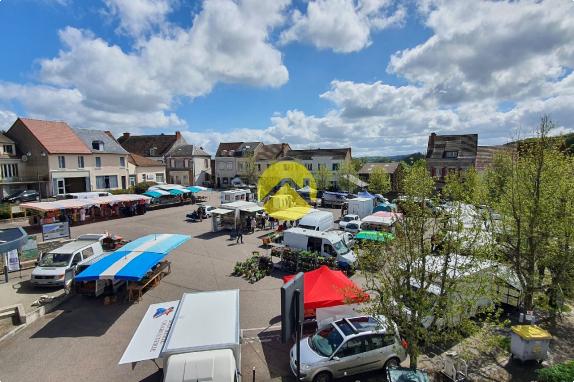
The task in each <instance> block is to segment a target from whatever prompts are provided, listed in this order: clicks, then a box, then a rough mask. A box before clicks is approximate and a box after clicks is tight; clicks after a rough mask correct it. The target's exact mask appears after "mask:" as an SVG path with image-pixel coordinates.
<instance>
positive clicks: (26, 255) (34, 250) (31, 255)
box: [21, 235, 38, 261]
mask: <svg viewBox="0 0 574 382" xmlns="http://www.w3.org/2000/svg"><path fill="white" fill-rule="evenodd" d="M37 258H38V240H37V239H36V236H35V235H34V236H32V235H31V236H28V240H27V241H26V244H24V245H23V246H22V256H21V259H22V261H27V260H36V259H37Z"/></svg>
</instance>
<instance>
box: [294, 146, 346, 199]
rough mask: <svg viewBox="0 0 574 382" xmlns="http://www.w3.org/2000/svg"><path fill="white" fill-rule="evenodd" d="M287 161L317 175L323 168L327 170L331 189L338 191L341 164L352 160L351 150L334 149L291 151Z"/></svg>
mask: <svg viewBox="0 0 574 382" xmlns="http://www.w3.org/2000/svg"><path fill="white" fill-rule="evenodd" d="M285 159H292V160H296V161H298V162H300V163H302V164H303V165H305V167H307V170H309V171H310V172H311V173H313V174H316V173H317V171H318V170H319V169H320V168H321V167H323V166H324V167H325V168H327V170H329V172H330V179H329V184H330V188H331V189H338V186H339V185H338V180H339V179H338V174H337V172H338V171H339V168H340V167H341V164H342V163H343V162H344V161H346V160H352V156H351V148H350V147H346V148H334V149H311V150H289V151H288V152H287V155H286V156H285Z"/></svg>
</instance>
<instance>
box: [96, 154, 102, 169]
mask: <svg viewBox="0 0 574 382" xmlns="http://www.w3.org/2000/svg"><path fill="white" fill-rule="evenodd" d="M101 167H102V157H96V168H101Z"/></svg>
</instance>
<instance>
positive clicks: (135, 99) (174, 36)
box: [0, 0, 289, 130]
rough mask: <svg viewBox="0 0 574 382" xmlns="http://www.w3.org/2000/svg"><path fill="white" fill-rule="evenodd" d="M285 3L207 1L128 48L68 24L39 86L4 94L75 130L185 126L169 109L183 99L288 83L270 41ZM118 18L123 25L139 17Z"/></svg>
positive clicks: (42, 69) (44, 62) (41, 71)
mask: <svg viewBox="0 0 574 382" xmlns="http://www.w3.org/2000/svg"><path fill="white" fill-rule="evenodd" d="M114 4H124V5H125V4H126V3H125V2H124V3H121V2H117V1H116V2H114ZM138 4H143V2H142V3H138ZM287 5H288V0H278V1H270V2H265V3H261V2H259V1H258V0H241V1H233V0H206V1H205V2H204V3H203V8H202V9H201V11H200V12H199V13H198V14H197V15H196V16H195V17H194V20H193V25H192V26H191V27H190V28H188V29H183V28H179V27H177V26H175V25H170V26H169V28H167V29H166V31H163V32H162V33H153V34H152V35H151V36H150V37H149V38H146V39H140V40H138V41H137V46H134V47H133V50H129V51H127V50H124V49H122V48H121V47H119V46H118V45H113V44H110V43H109V42H107V41H105V40H103V39H102V38H99V37H97V36H95V35H93V33H91V32H90V31H85V30H80V29H77V28H73V27H66V28H64V29H63V30H61V31H60V39H61V41H62V43H63V48H62V50H61V51H60V52H59V54H58V55H57V56H56V57H54V58H51V59H43V60H40V61H39V72H38V75H37V78H38V80H39V84H32V85H14V84H9V83H8V84H6V83H5V84H3V85H2V87H7V86H12V85H13V86H12V88H13V89H16V91H12V92H6V93H4V94H1V95H0V97H1V98H3V99H5V100H17V101H19V102H21V103H22V104H24V105H25V106H26V110H27V111H28V112H29V113H30V114H32V115H35V116H38V117H42V118H55V117H56V116H58V118H63V119H65V120H68V121H70V122H73V123H75V124H77V127H96V126H100V125H103V126H105V125H107V124H109V125H111V126H115V127H116V128H117V129H119V128H120V126H122V125H123V129H130V130H133V129H138V128H143V127H169V124H172V127H178V126H179V127H180V126H182V125H183V124H184V123H183V122H182V121H181V119H180V118H179V117H177V116H176V115H175V114H173V112H171V110H172V109H173V106H174V100H176V99H177V98H178V97H188V98H194V97H198V96H203V95H206V94H208V93H209V92H211V90H212V89H213V87H214V86H215V85H216V84H218V83H229V84H246V85H250V86H270V87H279V86H281V85H283V84H284V83H285V82H287V80H288V77H289V75H288V72H287V68H286V67H285V66H284V65H283V62H282V55H281V52H280V51H279V50H277V49H276V48H275V47H274V46H273V45H272V43H271V42H269V35H270V33H271V32H272V30H273V29H274V28H276V27H277V26H279V25H280V24H282V23H283V21H284V18H285V15H284V11H285V7H286V6H287ZM118 9H120V8H118ZM154 9H155V12H156V13H159V14H157V17H158V19H161V18H162V17H164V16H165V14H166V12H164V10H163V8H160V9H159V10H158V9H157V8H154ZM118 12H119V10H118ZM118 15H119V16H120V17H122V25H124V24H125V25H128V24H126V23H131V22H132V21H133V20H129V19H125V14H124V13H121V12H120V13H119V14H118ZM146 17H147V16H146ZM150 17H151V16H150ZM144 19H145V18H144ZM138 20H139V19H138ZM129 25H131V27H130V28H132V30H133V31H136V29H133V28H136V27H135V24H133V25H132V24H129ZM138 25H140V24H138ZM126 28H127V26H126ZM138 28H139V27H138ZM141 28H143V29H141ZM141 28H140V29H138V31H143V30H145V28H144V27H141ZM146 28H147V27H146ZM47 94H50V96H47ZM29 97H38V99H30V98H29ZM59 102H62V103H64V104H65V105H66V106H67V107H66V108H64V107H62V104H61V103H59ZM62 114H65V115H63V117H62V116H61V115H62Z"/></svg>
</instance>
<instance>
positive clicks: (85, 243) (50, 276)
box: [30, 234, 106, 287]
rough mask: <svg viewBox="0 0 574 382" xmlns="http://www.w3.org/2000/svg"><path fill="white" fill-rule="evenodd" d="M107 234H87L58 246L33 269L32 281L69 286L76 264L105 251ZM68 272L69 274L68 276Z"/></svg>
mask: <svg viewBox="0 0 574 382" xmlns="http://www.w3.org/2000/svg"><path fill="white" fill-rule="evenodd" d="M104 237H106V235H99V234H87V235H82V236H79V237H78V238H77V239H76V240H74V241H71V242H69V243H66V244H64V245H63V246H61V247H60V248H56V249H54V250H52V251H50V252H48V253H47V254H45V255H44V256H42V258H41V259H40V261H39V262H38V265H37V266H36V268H35V269H34V270H33V271H32V275H31V276H30V282H31V283H32V285H34V286H40V287H46V286H58V287H61V286H68V285H69V284H70V283H71V282H72V280H73V278H74V272H75V270H76V266H77V265H78V264H79V263H80V262H81V261H82V260H84V259H87V258H88V257H90V256H94V255H100V254H101V253H102V252H103V249H102V240H103V239H104ZM66 274H68V275H69V276H68V277H66Z"/></svg>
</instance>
